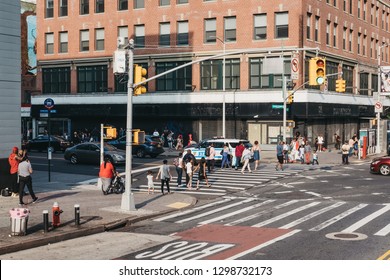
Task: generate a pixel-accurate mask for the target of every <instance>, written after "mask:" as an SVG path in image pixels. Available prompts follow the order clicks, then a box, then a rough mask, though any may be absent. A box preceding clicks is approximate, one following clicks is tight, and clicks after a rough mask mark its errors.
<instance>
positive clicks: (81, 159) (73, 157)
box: [64, 142, 126, 164]
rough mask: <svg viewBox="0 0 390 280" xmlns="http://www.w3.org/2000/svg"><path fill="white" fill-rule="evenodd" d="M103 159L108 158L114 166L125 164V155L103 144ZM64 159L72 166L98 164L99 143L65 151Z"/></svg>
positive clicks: (80, 145)
mask: <svg viewBox="0 0 390 280" xmlns="http://www.w3.org/2000/svg"><path fill="white" fill-rule="evenodd" d="M104 157H105V158H109V159H110V160H111V162H112V163H114V164H124V163H126V153H125V152H124V151H121V150H118V149H117V148H115V147H114V146H111V145H109V144H107V143H106V144H104ZM64 158H65V159H66V160H69V161H70V162H71V163H72V164H77V163H90V164H99V163H100V143H95V142H85V143H81V144H78V145H76V146H73V147H70V148H68V149H66V151H65V154H64Z"/></svg>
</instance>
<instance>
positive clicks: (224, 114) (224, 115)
mask: <svg viewBox="0 0 390 280" xmlns="http://www.w3.org/2000/svg"><path fill="white" fill-rule="evenodd" d="M222 44H223V61H222V67H223V68H222V94H223V104H222V136H223V138H225V137H226V100H225V89H226V84H225V83H226V82H225V71H226V70H225V55H226V45H225V42H224V41H223V42H222Z"/></svg>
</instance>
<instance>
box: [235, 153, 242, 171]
mask: <svg viewBox="0 0 390 280" xmlns="http://www.w3.org/2000/svg"><path fill="white" fill-rule="evenodd" d="M240 165H241V156H236V163H235V164H234V168H235V169H238V168H239V167H240Z"/></svg>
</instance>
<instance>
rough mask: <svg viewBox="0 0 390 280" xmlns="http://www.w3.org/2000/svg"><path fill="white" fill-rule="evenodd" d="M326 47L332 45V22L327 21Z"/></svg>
mask: <svg viewBox="0 0 390 280" xmlns="http://www.w3.org/2000/svg"><path fill="white" fill-rule="evenodd" d="M326 45H328V46H329V45H330V21H328V20H327V21H326Z"/></svg>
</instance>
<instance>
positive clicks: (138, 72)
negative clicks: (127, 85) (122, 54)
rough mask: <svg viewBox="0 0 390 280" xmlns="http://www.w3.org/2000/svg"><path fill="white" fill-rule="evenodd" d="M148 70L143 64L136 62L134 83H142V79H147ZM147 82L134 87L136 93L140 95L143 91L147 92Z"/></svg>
mask: <svg viewBox="0 0 390 280" xmlns="http://www.w3.org/2000/svg"><path fill="white" fill-rule="evenodd" d="M147 73H148V71H147V70H146V69H145V68H142V67H141V66H139V65H137V64H135V65H134V84H138V83H141V82H142V81H145V80H146V77H145V76H146V74H147ZM144 85H145V84H141V85H138V86H137V87H135V88H134V94H135V95H140V94H142V93H145V92H146V87H144Z"/></svg>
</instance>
